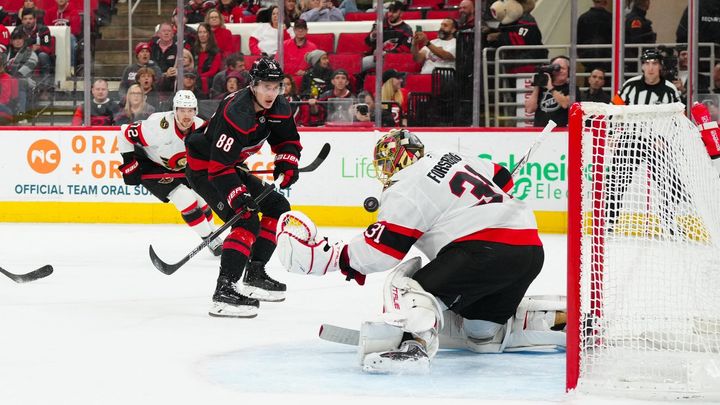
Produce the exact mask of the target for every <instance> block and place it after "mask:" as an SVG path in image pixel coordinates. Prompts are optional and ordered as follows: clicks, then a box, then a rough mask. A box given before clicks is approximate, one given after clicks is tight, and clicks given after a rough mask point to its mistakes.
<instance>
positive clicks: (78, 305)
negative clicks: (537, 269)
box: [0, 224, 647, 405]
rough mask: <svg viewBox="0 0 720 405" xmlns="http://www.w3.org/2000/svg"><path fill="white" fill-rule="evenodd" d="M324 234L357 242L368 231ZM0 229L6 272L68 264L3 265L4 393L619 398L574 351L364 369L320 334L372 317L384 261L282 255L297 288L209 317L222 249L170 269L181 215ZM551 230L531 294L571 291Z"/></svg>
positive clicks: (211, 400) (207, 398)
mask: <svg viewBox="0 0 720 405" xmlns="http://www.w3.org/2000/svg"><path fill="white" fill-rule="evenodd" d="M320 232H321V233H325V234H327V235H328V236H330V238H331V240H336V239H338V238H344V239H345V240H348V239H349V238H350V237H351V236H353V235H355V234H356V233H358V232H360V230H359V229H350V228H324V229H321V230H320ZM0 235H2V243H0V266H2V267H3V268H5V269H6V270H9V271H12V272H15V273H25V272H27V271H30V270H32V269H34V268H37V267H39V266H41V265H43V264H48V263H49V264H52V265H53V266H54V267H55V273H54V274H52V275H51V276H50V277H48V278H46V279H42V280H38V281H35V282H32V283H28V284H15V283H13V282H12V281H11V280H10V279H7V278H6V277H0V331H1V332H0V404H3V405H15V404H44V405H54V404H73V405H85V404H88V405H90V404H93V405H95V404H98V405H106V404H124V405H128V404H157V405H160V404H172V405H179V404H218V405H219V404H223V405H224V404H230V403H232V404H236V403H247V404H249V403H255V404H257V403H262V404H275V403H281V401H282V403H288V402H290V401H291V403H313V404H317V403H333V404H340V403H342V404H343V405H345V404H355V403H357V404H360V403H362V404H369V403H376V404H380V403H392V404H421V403H427V404H461V403H502V404H508V403H523V404H538V403H558V402H560V403H577V404H580V403H582V404H587V403H597V404H601V403H607V402H608V401H607V400H605V401H604V400H601V399H593V398H581V397H576V396H568V395H566V394H565V393H564V379H565V373H564V367H565V359H564V353H563V352H554V353H543V354H500V355H477V354H472V353H467V352H462V351H441V352H440V353H439V354H438V356H437V358H436V359H435V361H434V363H433V366H432V371H431V373H430V375H427V376H385V375H367V374H363V373H362V372H361V371H360V368H359V367H358V365H357V359H356V356H355V350H354V348H353V347H351V346H343V345H338V344H334V343H330V342H325V341H322V340H320V339H319V338H317V332H318V328H319V325H320V324H321V323H333V324H337V325H340V326H345V327H352V328H357V327H358V326H359V325H360V322H361V321H362V320H364V319H370V318H374V317H375V316H376V314H377V313H378V311H379V310H380V305H381V304H380V302H381V301H380V300H381V292H380V288H381V286H382V281H383V275H382V274H374V275H371V276H369V277H368V282H367V284H366V285H365V286H364V287H360V286H357V285H356V284H355V283H354V282H352V283H348V282H346V281H344V280H343V278H342V277H341V276H340V275H338V274H330V275H327V276H325V277H322V278H321V277H311V276H299V275H293V274H288V273H285V272H284V271H282V270H281V269H280V267H279V264H278V263H277V262H276V261H271V263H270V265H269V269H268V272H269V273H270V274H271V275H272V276H273V277H275V278H277V279H279V280H281V281H283V282H286V283H287V284H288V299H287V300H286V301H285V302H282V303H262V304H261V307H260V311H259V315H258V317H257V318H255V319H219V318H211V317H209V316H208V315H207V310H208V308H209V305H210V296H211V295H212V292H213V289H214V287H215V280H216V278H217V268H218V265H219V259H218V258H215V257H213V256H212V255H211V254H210V253H209V252H202V253H200V254H198V256H196V257H195V258H193V259H192V260H191V261H190V262H189V263H188V264H186V265H185V267H183V268H181V269H180V270H178V272H177V273H175V274H174V275H172V276H166V275H164V274H161V273H160V272H159V271H157V270H156V269H155V268H154V267H153V266H152V264H151V263H150V260H149V258H148V245H149V244H151V243H152V245H153V246H154V247H155V249H156V251H157V252H158V255H160V257H161V258H163V259H164V260H166V261H168V262H174V261H176V260H178V259H180V258H181V257H182V256H183V255H185V254H186V253H187V252H188V251H189V250H190V249H192V248H193V247H194V246H195V245H197V244H198V243H199V242H200V240H199V239H198V238H197V237H196V236H195V235H194V234H193V233H192V232H191V231H190V230H188V229H187V228H186V227H185V226H183V225H100V224H98V225H80V224H0ZM542 239H543V241H544V243H545V251H546V261H545V266H544V269H543V272H542V273H541V274H540V276H539V277H538V279H537V280H536V282H535V283H534V284H533V285H532V286H531V289H530V291H529V293H532V294H563V293H564V292H565V250H566V249H565V237H564V235H543V237H542ZM220 401H223V402H220ZM613 402H614V403H615V404H617V403H619V402H618V401H617V400H613ZM624 402H625V401H623V403H624ZM637 403H641V404H644V403H647V402H637Z"/></svg>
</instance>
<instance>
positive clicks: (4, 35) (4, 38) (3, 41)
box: [0, 24, 10, 54]
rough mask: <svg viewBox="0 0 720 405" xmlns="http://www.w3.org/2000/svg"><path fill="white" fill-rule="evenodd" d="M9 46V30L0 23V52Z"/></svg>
mask: <svg viewBox="0 0 720 405" xmlns="http://www.w3.org/2000/svg"><path fill="white" fill-rule="evenodd" d="M9 47H10V31H9V30H8V29H7V27H5V26H4V25H2V24H0V54H3V53H5V52H7V50H8V48H9Z"/></svg>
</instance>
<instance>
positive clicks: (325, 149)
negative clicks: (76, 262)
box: [150, 143, 330, 276]
mask: <svg viewBox="0 0 720 405" xmlns="http://www.w3.org/2000/svg"><path fill="white" fill-rule="evenodd" d="M329 153H330V144H329V143H326V144H324V145H323V146H322V148H321V149H320V153H318V155H317V157H316V158H315V159H314V160H313V161H312V162H311V163H310V164H309V165H307V166H305V167H302V168H300V169H298V170H299V171H301V172H311V171H313V170H315V169H317V168H318V167H319V166H320V165H321V164H322V162H324V161H325V158H327V156H328V154H329ZM272 172H273V171H272V170H258V171H250V173H252V174H270V173H272ZM278 180H280V182H282V179H281V178H280V177H279V178H278ZM274 189H275V188H274V187H273V186H267V187H266V188H265V189H264V190H263V191H262V192H261V193H260V194H259V195H258V196H257V197H256V198H255V204H259V203H260V202H261V201H262V200H263V199H265V197H267V196H268V194H270V192H272V191H273V190H274ZM245 212H246V210H242V211H241V212H240V213H239V214H236V215H235V216H233V217H232V218H230V220H229V221H228V222H226V223H224V224H223V225H222V226H221V227H220V228H218V229H216V230H215V231H214V232H213V233H211V234H210V235H209V236H208V237H207V238H205V239H203V241H202V243H200V244H199V245H198V246H196V247H195V249H193V250H192V251H190V253H188V254H187V255H185V257H183V258H182V259H180V261H179V262H177V263H175V264H169V263H165V262H164V261H163V260H162V259H160V257H158V255H157V254H156V253H155V250H154V249H153V247H152V245H150V261H151V262H152V264H153V265H154V266H155V268H157V269H158V270H160V272H162V273H163V274H167V275H168V276H169V275H171V274H173V273H175V272H176V271H177V270H178V269H179V268H180V267H182V266H183V265H184V264H185V263H187V262H188V261H189V260H190V259H192V258H193V256H195V255H196V254H198V252H200V251H201V250H203V249H204V248H205V247H207V245H209V244H210V242H212V241H213V239H215V238H217V237H218V236H219V235H220V234H222V233H223V232H225V230H226V229H228V228H229V227H231V226H233V225H234V224H235V223H237V221H239V220H240V218H241V217H242V215H243V214H245Z"/></svg>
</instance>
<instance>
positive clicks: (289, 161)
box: [273, 152, 300, 188]
mask: <svg viewBox="0 0 720 405" xmlns="http://www.w3.org/2000/svg"><path fill="white" fill-rule="evenodd" d="M298 160H300V159H299V157H298V156H297V155H295V154H292V153H287V152H284V153H278V154H277V155H275V170H273V178H274V179H275V180H277V179H278V177H279V176H280V175H281V174H284V175H285V178H284V179H283V181H282V183H280V188H288V187H290V186H291V185H292V184H293V183H295V182H296V181H298V177H299V176H300V172H298Z"/></svg>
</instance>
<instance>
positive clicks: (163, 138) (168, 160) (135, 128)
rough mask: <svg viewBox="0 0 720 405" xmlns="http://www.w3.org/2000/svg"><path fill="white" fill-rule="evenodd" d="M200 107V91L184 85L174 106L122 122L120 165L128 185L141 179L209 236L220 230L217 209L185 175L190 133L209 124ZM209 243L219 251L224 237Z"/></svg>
mask: <svg viewBox="0 0 720 405" xmlns="http://www.w3.org/2000/svg"><path fill="white" fill-rule="evenodd" d="M197 110H198V108H197V99H196V98H195V95H194V94H193V93H192V92H191V91H188V90H180V91H178V92H177V94H175V97H174V98H173V110H172V111H166V112H158V113H154V114H152V115H151V116H149V117H148V118H147V119H146V120H144V121H137V122H134V123H132V124H130V125H123V126H122V127H121V128H120V134H118V149H119V151H120V154H121V155H122V158H123V164H122V165H121V166H120V168H119V169H120V172H122V175H123V180H124V181H125V184H128V185H138V184H142V185H143V186H144V187H145V188H146V189H147V190H148V191H150V192H151V193H152V194H153V195H154V196H155V197H157V198H158V199H159V200H160V201H162V202H165V203H167V202H172V203H173V204H174V205H175V207H176V208H177V209H178V211H180V214H181V215H182V218H183V220H184V221H185V222H186V223H187V224H188V226H190V228H192V229H193V230H194V231H195V232H196V233H197V234H198V235H199V236H200V237H201V238H206V237H208V236H209V235H210V234H211V233H212V231H213V230H214V229H215V228H214V225H213V214H212V210H211V209H210V207H209V206H208V205H207V203H206V202H205V200H204V199H203V198H202V197H200V195H198V194H197V193H196V192H194V191H193V190H192V189H191V188H190V187H189V186H188V182H187V180H186V179H185V166H186V165H187V157H186V155H187V154H186V151H185V142H184V139H185V136H187V135H188V134H190V133H191V132H192V131H194V130H195V129H197V128H200V127H202V126H204V125H205V124H206V123H205V120H203V119H202V118H200V117H198V116H197ZM208 248H209V249H210V251H212V252H213V254H214V255H215V256H220V253H221V252H222V238H216V239H215V240H213V241H212V242H211V243H210V244H209V245H208Z"/></svg>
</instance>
